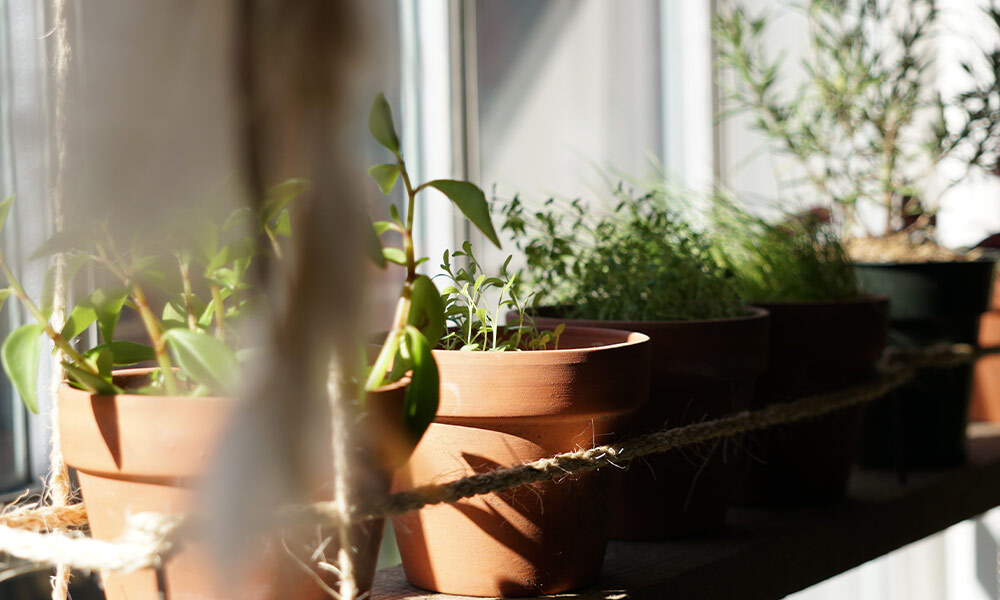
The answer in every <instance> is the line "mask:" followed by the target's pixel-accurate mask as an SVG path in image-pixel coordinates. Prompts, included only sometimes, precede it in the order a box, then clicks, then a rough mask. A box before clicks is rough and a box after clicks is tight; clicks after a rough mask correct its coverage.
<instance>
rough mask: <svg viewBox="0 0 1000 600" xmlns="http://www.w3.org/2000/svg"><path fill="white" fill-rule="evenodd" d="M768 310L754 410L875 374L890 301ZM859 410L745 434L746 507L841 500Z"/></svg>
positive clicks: (743, 492)
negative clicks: (765, 357)
mask: <svg viewBox="0 0 1000 600" xmlns="http://www.w3.org/2000/svg"><path fill="white" fill-rule="evenodd" d="M760 306H761V307H762V308H764V309H766V310H767V311H768V312H769V313H770V315H771V335H770V338H771V341H770V356H769V365H768V368H767V371H766V372H764V374H763V375H762V376H761V377H760V379H759V380H758V382H757V389H756V391H755V392H754V396H753V405H752V408H753V409H755V410H756V409H760V408H764V407H767V406H771V405H774V404H777V403H783V402H791V401H794V400H798V399H800V398H804V397H806V396H810V395H814V394H823V393H828V392H833V391H836V390H839V389H843V388H847V387H850V386H853V385H857V384H860V383H864V382H865V381H870V380H872V379H874V378H875V377H877V364H878V361H879V359H880V358H881V356H882V351H883V349H884V348H885V343H886V334H887V329H888V325H889V301H888V299H887V298H885V297H865V298H857V299H852V300H843V301H831V302H796V303H773V304H762V305H760ZM861 411H862V408H861V407H851V408H848V409H844V410H839V411H836V412H833V413H830V414H827V415H823V416H820V417H816V418H813V419H807V420H804V421H799V422H796V423H790V424H788V425H784V426H779V427H774V428H771V429H768V430H764V431H760V432H757V433H753V434H750V435H749V436H748V438H747V442H746V444H747V451H748V453H749V454H750V457H751V458H750V459H749V460H748V461H747V477H746V481H745V483H744V486H743V488H742V490H741V493H740V495H739V500H740V502H741V503H743V504H754V505H769V506H796V505H814V504H825V503H829V502H834V501H836V500H839V499H840V498H842V497H843V495H844V492H845V491H846V488H847V480H848V476H849V474H850V469H851V465H852V464H853V462H854V451H855V446H856V444H857V438H858V432H859V428H860V425H861Z"/></svg>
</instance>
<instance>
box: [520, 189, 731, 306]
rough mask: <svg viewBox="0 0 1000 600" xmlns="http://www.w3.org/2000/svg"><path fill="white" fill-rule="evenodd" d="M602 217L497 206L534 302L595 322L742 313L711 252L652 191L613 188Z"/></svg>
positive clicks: (573, 209) (575, 210) (550, 207)
mask: <svg viewBox="0 0 1000 600" xmlns="http://www.w3.org/2000/svg"><path fill="white" fill-rule="evenodd" d="M615 197H616V199H617V200H618V204H617V206H616V207H615V209H614V211H612V212H610V213H603V214H602V213H600V212H599V211H595V210H592V209H591V208H590V207H589V206H587V205H586V204H584V203H583V202H581V201H579V200H576V201H573V202H569V203H566V202H557V201H556V200H554V199H549V200H547V201H546V202H545V203H544V206H543V207H542V208H541V210H537V211H529V210H527V209H526V208H525V206H524V204H523V203H522V202H521V200H520V199H519V198H518V197H515V198H514V199H513V200H511V201H510V202H509V203H507V204H506V205H505V206H504V207H503V214H504V216H505V223H504V226H503V229H504V230H505V231H508V232H510V234H511V235H512V237H513V238H514V239H515V242H516V244H517V247H518V249H520V250H521V251H522V252H524V254H525V257H526V260H527V270H528V273H529V278H530V282H531V284H532V285H533V286H534V287H535V288H536V289H539V290H541V292H540V294H542V295H541V296H540V297H539V298H538V299H537V301H536V304H542V305H545V306H546V307H548V308H549V309H550V310H552V309H554V310H555V311H557V312H558V313H559V314H560V315H561V316H564V317H568V318H581V319H600V320H629V321H656V320H692V319H714V318H725V317H734V316H739V315H742V314H743V313H744V306H743V302H742V300H741V299H740V296H739V293H738V290H737V287H736V285H735V282H734V281H733V279H732V277H731V276H730V274H729V273H728V271H727V269H726V267H725V265H724V264H722V263H721V262H720V261H719V260H718V258H717V256H716V253H715V252H714V250H713V244H712V242H711V240H710V238H709V237H708V236H706V235H704V234H702V233H699V232H697V231H695V230H694V229H693V228H692V227H691V226H690V225H688V224H687V223H685V222H684V221H683V220H682V219H681V218H680V217H679V216H678V215H677V214H676V213H675V212H674V211H672V210H671V209H670V208H668V206H667V199H666V198H664V197H663V194H662V193H660V192H656V191H653V192H649V193H646V194H643V195H639V196H634V195H633V194H630V193H629V192H628V191H626V190H625V189H624V188H623V187H622V186H619V187H618V188H617V190H616V191H615Z"/></svg>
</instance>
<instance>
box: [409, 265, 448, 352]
mask: <svg viewBox="0 0 1000 600" xmlns="http://www.w3.org/2000/svg"><path fill="white" fill-rule="evenodd" d="M407 324H408V325H412V326H414V327H416V328H417V329H419V330H420V332H421V333H422V334H423V335H424V337H425V338H426V339H427V341H428V343H430V345H431V347H432V348H433V347H434V346H436V345H437V343H438V340H440V339H441V336H442V335H444V302H443V301H442V300H441V294H440V293H439V292H438V290H437V287H436V286H435V285H434V282H433V281H431V278H430V277H427V276H426V275H418V276H417V278H416V279H415V280H414V281H413V288H412V292H411V294H410V315H409V318H408V319H407Z"/></svg>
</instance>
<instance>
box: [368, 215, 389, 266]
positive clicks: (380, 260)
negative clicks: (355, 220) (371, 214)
mask: <svg viewBox="0 0 1000 600" xmlns="http://www.w3.org/2000/svg"><path fill="white" fill-rule="evenodd" d="M365 230H366V231H367V233H366V234H365V248H366V250H367V251H368V258H370V259H371V261H372V262H373V263H375V266H377V267H378V268H380V269H381V268H383V267H385V249H384V248H382V241H381V240H379V239H378V236H379V232H378V228H377V226H376V225H373V224H372V222H371V221H368V226H367V227H366V228H365Z"/></svg>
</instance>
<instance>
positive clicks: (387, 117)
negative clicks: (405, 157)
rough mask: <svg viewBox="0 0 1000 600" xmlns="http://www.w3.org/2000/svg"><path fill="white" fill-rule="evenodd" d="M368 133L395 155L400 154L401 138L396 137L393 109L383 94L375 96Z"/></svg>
mask: <svg viewBox="0 0 1000 600" xmlns="http://www.w3.org/2000/svg"><path fill="white" fill-rule="evenodd" d="M368 131H370V132H371V134H372V137H373V138H375V141H377V142H378V143H380V144H382V145H383V146H385V147H386V148H387V149H389V150H391V151H392V152H393V153H394V154H399V136H398V135H396V127H395V125H393V123H392V108H390V107H389V101H388V100H386V99H385V96H384V95H383V94H381V93H380V94H379V95H377V96H375V101H374V102H372V110H371V112H370V113H369V114H368Z"/></svg>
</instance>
